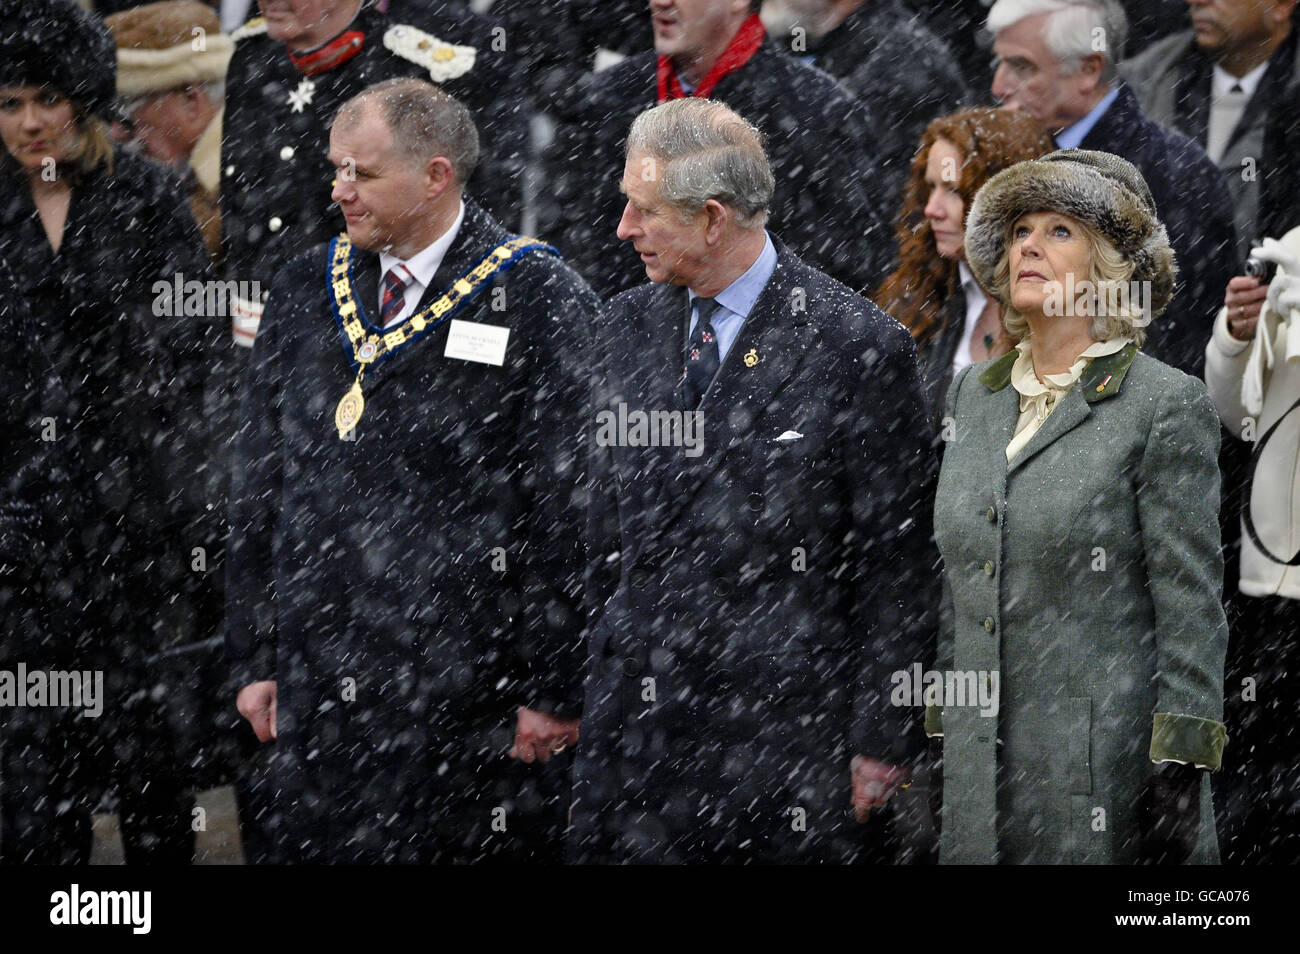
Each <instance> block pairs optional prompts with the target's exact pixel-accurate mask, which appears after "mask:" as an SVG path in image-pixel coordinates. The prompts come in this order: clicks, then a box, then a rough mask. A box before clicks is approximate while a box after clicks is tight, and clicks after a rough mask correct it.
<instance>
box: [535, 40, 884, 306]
mask: <svg viewBox="0 0 1300 954" xmlns="http://www.w3.org/2000/svg"><path fill="white" fill-rule="evenodd" d="M656 62H657V57H656V55H655V54H654V53H653V52H649V53H644V54H641V55H639V56H633V57H630V58H628V59H627V60H624V61H623V62H622V63H619V64H618V65H616V66H613V67H610V68H609V69H608V70H604V71H602V72H600V73H596V74H593V75H591V76H589V77H588V78H587V79H586V80H585V81H584V82H583V85H582V86H581V87H580V88H579V89H577V90H575V91H574V93H573V95H572V97H571V100H570V101H569V102H568V103H567V104H565V106H566V107H567V108H566V109H565V111H564V112H563V113H560V112H557V113H556V122H557V128H556V133H555V140H554V142H553V143H552V144H551V146H550V147H549V148H548V150H547V154H546V156H545V158H544V163H543V181H544V182H545V183H546V188H547V191H548V192H549V193H550V194H551V198H550V199H549V200H548V201H547V202H546V203H545V204H544V205H543V206H542V209H541V210H540V213H539V214H540V216H541V219H540V222H541V224H540V225H539V228H540V229H541V231H542V234H543V236H544V237H545V238H546V239H547V240H548V241H551V242H552V243H553V244H555V245H556V246H558V247H559V248H560V249H561V250H562V251H563V252H565V254H566V256H567V257H568V258H569V261H570V262H572V263H573V266H574V267H575V268H577V269H578V271H579V272H581V273H582V274H583V276H584V277H585V278H586V279H587V280H588V281H589V282H590V283H591V286H592V288H593V289H595V291H596V292H597V294H600V295H602V296H609V295H614V294H616V293H618V292H620V291H623V290H625V289H628V288H632V287H634V286H636V285H638V284H640V283H641V282H644V281H645V269H644V268H643V266H642V264H641V260H640V259H639V258H638V257H637V254H636V252H635V251H634V250H633V249H632V248H631V246H630V245H628V244H627V243H624V242H620V241H619V239H618V236H617V235H616V234H615V233H616V231H617V229H618V222H619V218H620V217H621V216H622V214H623V207H624V205H625V204H626V200H625V199H624V198H623V196H622V195H621V193H620V192H619V189H618V186H619V182H620V181H621V179H622V176H623V164H624V158H625V157H624V153H623V150H624V144H625V142H626V141H627V132H628V129H629V128H630V127H631V125H632V120H633V119H635V118H636V116H637V115H638V114H639V113H641V112H644V111H645V110H647V109H650V108H651V107H653V106H654V105H655V97H656V89H657V85H656V72H655V69H656ZM711 98H713V99H716V100H719V101H720V102H723V103H726V104H727V105H728V106H730V107H731V108H732V109H733V110H735V111H736V112H737V113H739V114H740V115H741V116H743V117H744V118H745V119H747V120H749V121H750V122H752V123H754V124H755V125H756V126H758V127H759V128H760V129H761V130H762V131H763V132H764V133H765V134H766V135H767V137H768V140H767V152H768V157H769V158H770V160H771V163H772V174H773V175H774V176H775V177H776V182H777V186H776V194H775V196H774V197H773V199H772V207H771V208H772V215H771V218H770V219H769V222H768V225H769V227H770V228H771V229H772V231H773V232H777V233H779V234H781V235H782V236H784V237H785V239H786V241H788V242H789V243H790V247H791V249H793V250H794V251H795V252H796V253H798V254H799V255H800V256H802V257H803V258H805V259H806V260H807V261H808V262H809V263H810V264H812V265H814V266H816V267H817V268H821V269H824V270H825V271H826V272H827V273H828V274H830V275H831V276H833V277H835V278H837V279H839V280H840V281H842V282H844V283H845V284H847V285H849V286H850V287H851V288H853V289H855V290H856V289H863V288H868V287H870V288H874V287H875V285H876V283H877V282H878V281H879V280H880V279H881V278H882V277H883V276H884V271H885V268H886V266H887V262H888V258H889V255H890V249H891V248H892V246H893V240H892V238H891V232H890V229H889V227H888V225H887V224H886V222H885V220H884V218H882V215H884V214H887V212H886V210H888V209H892V208H893V207H894V206H895V205H896V204H897V203H896V201H895V197H894V196H886V195H885V194H884V193H883V192H882V191H881V187H880V183H879V181H878V179H879V177H878V175H877V170H878V167H879V163H878V161H877V152H876V147H875V142H876V133H877V130H876V127H875V126H874V124H873V123H872V122H871V120H870V118H869V117H868V114H867V113H866V111H865V110H864V109H863V107H862V106H861V105H860V104H857V103H855V102H854V100H853V98H852V97H851V96H850V95H849V94H847V93H845V92H844V90H842V89H840V88H839V87H838V86H837V85H836V83H835V82H834V80H832V79H831V78H830V77H828V76H826V75H825V74H823V73H821V72H820V71H819V70H816V69H813V68H812V67H809V66H805V65H804V64H802V63H799V62H797V61H795V60H794V59H793V58H792V57H790V56H789V55H787V54H786V53H784V52H782V51H781V49H779V48H778V47H776V46H775V45H774V44H773V43H772V42H771V41H770V40H767V41H764V44H763V46H762V47H761V48H760V49H759V50H758V52H756V53H755V54H754V56H753V58H752V59H751V60H750V61H749V62H748V63H746V64H745V65H744V66H743V67H741V68H740V69H739V70H737V71H736V72H734V73H732V74H730V75H729V76H726V77H724V78H723V79H722V81H721V82H719V83H718V85H717V87H716V88H715V89H714V91H713V92H712V94H711Z"/></svg>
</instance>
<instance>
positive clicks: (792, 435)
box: [772, 431, 803, 444]
mask: <svg viewBox="0 0 1300 954" xmlns="http://www.w3.org/2000/svg"><path fill="white" fill-rule="evenodd" d="M801 437H803V435H802V434H800V433H799V432H798V431H786V432H785V433H783V434H781V435H780V436H779V437H774V438H772V443H774V444H775V443H776V442H777V441H797V440H798V439H799V438H801Z"/></svg>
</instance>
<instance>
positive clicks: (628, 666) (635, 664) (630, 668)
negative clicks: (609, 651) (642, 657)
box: [623, 656, 641, 678]
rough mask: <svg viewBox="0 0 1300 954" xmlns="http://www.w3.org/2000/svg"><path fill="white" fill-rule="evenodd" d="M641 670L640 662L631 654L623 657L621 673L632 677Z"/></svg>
mask: <svg viewBox="0 0 1300 954" xmlns="http://www.w3.org/2000/svg"><path fill="white" fill-rule="evenodd" d="M640 672H641V663H640V661H639V660H637V659H634V658H632V657H631V656H624V657H623V675H625V676H627V677H629V678H632V677H634V676H636V675H637V674H638V673H640Z"/></svg>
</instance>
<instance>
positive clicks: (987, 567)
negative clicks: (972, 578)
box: [984, 560, 993, 576]
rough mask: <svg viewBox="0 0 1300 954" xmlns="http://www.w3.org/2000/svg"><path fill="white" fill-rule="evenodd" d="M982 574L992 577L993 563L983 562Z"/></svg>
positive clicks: (989, 561)
mask: <svg viewBox="0 0 1300 954" xmlns="http://www.w3.org/2000/svg"><path fill="white" fill-rule="evenodd" d="M984 572H985V573H987V574H988V575H989V576H992V575H993V561H992V560H985V561H984Z"/></svg>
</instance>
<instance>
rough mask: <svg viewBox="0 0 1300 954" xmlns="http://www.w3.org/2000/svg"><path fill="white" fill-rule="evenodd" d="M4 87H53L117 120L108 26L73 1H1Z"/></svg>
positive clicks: (0, 58) (113, 58) (0, 62)
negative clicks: (115, 117)
mask: <svg viewBox="0 0 1300 954" xmlns="http://www.w3.org/2000/svg"><path fill="white" fill-rule="evenodd" d="M0 86H52V87H53V88H55V89H57V90H58V91H59V92H61V93H62V94H63V95H64V96H67V97H68V98H69V99H71V100H73V101H74V102H76V103H77V104H78V105H80V106H81V107H82V108H83V109H85V110H87V111H88V112H91V113H94V114H95V115H97V116H99V117H100V118H101V119H105V120H112V119H113V118H114V108H115V96H116V92H117V50H116V48H115V47H114V45H113V38H112V36H111V35H110V34H109V32H108V28H107V27H105V26H104V24H103V23H102V22H101V21H100V20H99V19H98V18H97V17H95V16H92V15H91V14H89V13H86V12H85V11H83V10H82V9H81V8H79V7H77V6H76V5H75V4H73V3H72V2H71V0H0Z"/></svg>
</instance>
